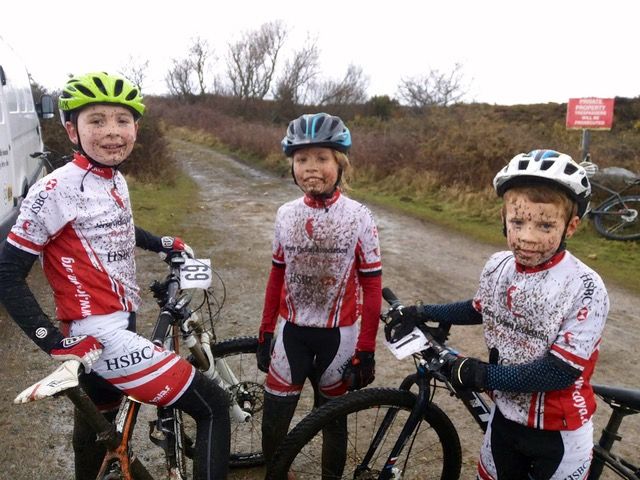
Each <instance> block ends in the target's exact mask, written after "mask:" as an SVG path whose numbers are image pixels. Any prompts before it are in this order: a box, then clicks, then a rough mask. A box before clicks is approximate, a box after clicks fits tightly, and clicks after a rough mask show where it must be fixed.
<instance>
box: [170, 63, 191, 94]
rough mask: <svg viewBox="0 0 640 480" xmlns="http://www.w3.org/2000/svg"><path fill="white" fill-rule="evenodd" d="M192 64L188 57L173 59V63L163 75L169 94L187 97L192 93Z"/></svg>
mask: <svg viewBox="0 0 640 480" xmlns="http://www.w3.org/2000/svg"><path fill="white" fill-rule="evenodd" d="M191 73H192V65H191V60H190V59H189V58H185V59H182V60H176V59H174V60H173V64H172V67H171V69H170V70H169V72H168V73H167V75H166V77H165V82H166V84H167V87H168V88H169V93H170V94H171V95H177V96H179V97H189V96H192V95H193V92H194V86H193V81H192V79H191Z"/></svg>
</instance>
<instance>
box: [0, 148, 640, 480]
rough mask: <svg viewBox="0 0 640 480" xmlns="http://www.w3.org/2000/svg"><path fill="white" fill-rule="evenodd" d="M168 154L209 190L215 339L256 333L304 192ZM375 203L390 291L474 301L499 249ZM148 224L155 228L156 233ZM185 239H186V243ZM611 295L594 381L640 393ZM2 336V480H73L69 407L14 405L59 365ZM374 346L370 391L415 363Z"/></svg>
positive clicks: (624, 312) (145, 318)
mask: <svg viewBox="0 0 640 480" xmlns="http://www.w3.org/2000/svg"><path fill="white" fill-rule="evenodd" d="M173 148H174V151H175V155H176V158H177V159H179V161H180V162H181V163H182V165H183V167H184V168H185V169H186V171H187V172H189V174H190V175H192V176H193V177H194V178H195V179H196V180H197V182H198V183H199V184H200V186H201V187H202V195H201V198H200V199H199V200H198V201H197V204H196V205H194V207H195V208H194V209H193V212H192V213H190V215H189V220H188V221H189V222H193V224H194V225H198V226H200V227H206V228H209V229H210V231H211V237H210V241H208V242H207V245H197V249H196V253H197V254H198V257H209V258H211V259H212V263H213V265H214V267H215V269H216V270H217V271H218V272H219V274H220V275H221V277H222V278H223V280H224V283H225V286H226V292H227V299H226V304H225V308H224V320H223V321H222V322H221V323H220V325H219V326H218V333H219V335H220V337H224V338H226V337H232V336H240V335H254V334H255V333H256V331H257V328H258V325H259V318H260V313H261V307H262V300H263V293H264V292H263V289H264V286H265V282H266V279H267V276H268V272H269V268H270V246H271V236H272V229H273V221H274V218H275V212H276V209H277V207H278V206H279V205H280V204H282V203H283V202H285V201H288V200H290V199H293V198H295V197H296V196H298V195H299V191H298V190H297V188H296V187H295V186H294V185H292V182H291V181H290V179H288V178H284V179H281V178H276V177H273V176H272V175H270V174H266V173H263V172H260V171H257V170H255V169H252V168H250V167H247V166H245V165H243V164H241V163H238V162H236V161H234V160H233V159H231V158H229V157H226V156H223V155H221V154H218V153H216V152H214V151H212V150H210V149H207V148H204V147H201V146H197V145H193V144H189V143H186V142H180V141H174V142H173ZM370 207H371V209H372V211H373V213H374V216H375V218H376V222H377V224H378V228H379V231H380V239H381V246H382V254H383V268H384V277H383V278H384V280H383V281H384V285H385V286H388V287H391V288H392V289H393V290H394V291H395V292H396V293H397V294H398V296H399V297H400V298H402V299H404V301H405V303H411V302H414V301H415V300H418V299H422V300H424V301H425V302H446V301H454V300H463V299H468V298H471V297H472V296H473V294H474V293H475V288H476V282H477V278H478V275H479V273H480V270H481V268H482V265H483V264H484V261H485V260H486V259H487V257H488V256H489V255H490V254H491V253H492V252H493V251H494V250H495V248H494V247H492V246H489V245H484V244H480V243H477V242H474V241H472V240H469V239H466V238H464V237H460V236H458V235H456V234H454V233H451V232H449V231H447V230H444V229H442V228H439V227H437V226H434V225H431V224H428V223H424V222H421V221H418V220H415V219H412V218H408V217H405V216H401V215H398V214H396V213H391V212H389V211H387V210H385V209H384V208H380V207H378V206H375V205H370ZM176 214H179V212H176ZM144 227H145V228H147V229H149V230H151V231H153V226H152V225H144ZM156 233H158V234H170V233H171V232H156ZM185 237H186V241H187V242H188V241H189V238H188V235H185ZM137 261H138V271H139V280H140V285H141V286H142V287H145V286H147V285H148V284H149V283H150V281H151V280H152V279H154V278H162V276H163V274H164V270H163V269H164V265H163V263H162V262H160V261H159V260H158V257H157V256H156V255H154V254H149V253H146V252H141V253H140V255H138V257H137ZM630 281H632V280H631V279H630ZM633 281H637V279H633ZM30 282H31V285H32V286H33V288H34V291H35V292H36V294H37V296H38V298H39V299H41V301H42V304H43V306H44V307H45V309H46V310H47V311H48V312H52V311H53V308H52V305H51V301H50V295H49V289H48V287H47V286H46V283H45V282H44V281H43V277H42V274H41V271H40V269H39V268H38V267H36V268H34V271H33V272H32V274H31V278H30ZM608 288H609V292H610V296H611V304H612V307H611V313H610V316H609V320H608V324H607V327H606V331H605V335H604V340H603V342H602V347H601V357H600V361H599V365H598V367H597V369H596V373H595V375H594V381H595V382H598V383H611V384H618V385H622V386H627V387H634V388H640V368H639V367H638V365H637V363H638V360H639V359H640V353H638V345H640V333H639V330H638V316H639V312H640V298H638V297H637V296H634V295H632V294H630V293H629V292H627V291H625V290H624V289H622V288H620V287H617V286H613V285H609V286H608ZM154 307H155V304H154V303H153V300H152V299H151V298H150V297H149V296H148V295H147V296H146V297H145V304H144V306H143V308H142V310H141V312H140V314H141V315H140V317H139V318H140V320H139V323H140V325H141V331H143V332H147V333H149V332H148V330H147V329H150V325H152V322H153V320H154V312H155V309H154ZM0 328H1V331H2V335H1V336H0V352H1V353H0V355H1V358H2V361H1V362H0V445H1V447H0V479H12V480H32V479H53V478H55V479H61V480H65V479H71V478H72V475H71V474H70V473H69V471H70V470H69V466H70V465H71V455H70V453H69V452H70V434H71V417H70V408H69V405H68V404H67V401H65V400H63V399H60V400H51V401H44V402H37V403H35V404H30V405H25V406H15V405H13V404H12V400H13V398H14V397H15V396H16V394H17V393H19V392H20V391H21V390H22V389H23V388H25V387H26V386H28V385H30V384H31V383H33V382H34V381H36V380H38V379H39V378H41V377H43V376H45V375H46V374H48V373H49V372H50V371H51V370H52V369H53V368H54V366H55V363H54V362H53V361H52V360H51V359H50V358H49V357H48V356H46V355H44V354H43V353H42V352H41V351H40V350H38V349H37V348H36V347H35V346H34V345H33V344H32V343H31V342H30V340H28V339H27V338H26V336H24V335H23V334H22V332H21V331H20V330H19V329H18V328H17V327H16V326H15V324H14V323H13V322H12V321H11V320H10V319H8V318H7V315H6V313H5V312H4V311H3V310H0ZM450 344H452V345H454V346H455V347H457V349H458V350H460V351H461V352H462V353H465V354H468V355H476V356H483V355H484V348H483V341H482V333H481V330H480V328H479V327H458V328H456V329H454V330H453V334H452V336H451V340H450ZM378 345H379V349H378V353H377V357H376V358H377V365H378V369H377V378H376V381H375V383H374V385H376V386H395V385H398V384H399V383H400V381H401V379H402V377H403V374H404V373H409V372H411V371H412V370H413V366H412V363H411V362H410V361H408V360H407V361H404V362H400V361H398V360H396V359H395V358H393V357H392V356H391V355H390V354H388V353H387V352H386V351H385V350H384V347H383V346H382V337H381V336H380V335H379V342H378ZM436 401H437V402H438V403H439V404H440V405H441V406H442V407H443V408H444V409H445V411H446V412H447V413H448V414H450V416H451V418H452V420H453V421H454V423H455V425H456V426H457V428H458V430H459V433H460V437H461V439H462V442H463V450H464V458H465V465H464V466H463V478H473V472H474V467H475V461H476V460H475V458H476V454H477V452H478V450H479V447H480V442H481V433H480V430H479V428H478V427H477V425H476V424H474V423H473V422H472V420H471V417H470V416H469V415H468V414H467V413H466V411H464V410H462V409H461V408H460V405H458V404H457V403H456V402H455V400H454V399H452V398H449V397H448V396H446V395H443V394H439V397H436ZM302 413H304V412H303V411H302V412H301V414H302ZM605 414H606V406H605V407H603V406H601V408H600V409H599V411H598V413H597V414H596V415H597V425H599V426H600V425H601V424H602V422H603V421H604V415H605ZM629 420H632V421H628V422H627V424H628V425H627V428H626V430H625V431H626V432H627V433H626V437H625V440H626V441H627V443H628V444H629V446H628V450H629V452H632V456H635V460H636V461H638V460H640V459H639V458H638V455H639V454H638V452H640V447H639V441H638V435H639V434H638V432H640V423H639V422H638V421H637V420H638V419H633V418H632V419H629ZM633 420H636V421H635V422H633ZM141 430H144V426H143V428H142V429H141ZM597 430H599V428H598V429H597ZM142 437H144V435H142ZM137 442H138V443H137V444H136V451H137V452H139V453H140V455H141V456H142V457H143V458H147V459H148V460H150V461H151V462H152V463H153V462H154V461H155V462H156V463H157V454H156V453H155V452H156V450H155V449H156V447H153V446H150V445H148V444H146V443H145V439H144V438H141V439H138V440H137ZM636 463H638V462H636ZM261 474H262V471H261V470H260V469H253V470H243V471H234V472H232V474H231V476H230V478H236V479H239V478H248V479H258V478H261Z"/></svg>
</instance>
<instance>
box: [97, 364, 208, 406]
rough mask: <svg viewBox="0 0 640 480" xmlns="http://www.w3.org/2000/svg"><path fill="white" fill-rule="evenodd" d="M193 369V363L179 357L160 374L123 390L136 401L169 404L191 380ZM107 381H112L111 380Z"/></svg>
mask: <svg viewBox="0 0 640 480" xmlns="http://www.w3.org/2000/svg"><path fill="white" fill-rule="evenodd" d="M156 367H157V366H156ZM194 371H195V370H194V368H193V365H191V364H190V363H189V362H187V361H186V360H185V359H183V358H180V360H179V361H178V362H176V364H175V365H173V366H172V367H171V368H169V369H168V370H167V371H165V372H163V373H162V375H158V376H156V377H154V378H153V379H152V380H150V381H148V382H145V383H143V384H142V385H139V386H137V387H133V388H127V389H125V390H124V391H125V392H126V393H127V395H130V396H132V397H133V398H135V399H137V400H138V401H142V402H146V403H152V404H154V405H169V404H171V403H173V402H174V401H175V400H176V399H177V398H178V397H179V396H180V395H181V394H182V392H183V391H184V389H185V388H186V386H187V384H188V383H189V382H190V381H191V378H192V377H193V373H194ZM109 381H110V382H112V383H113V381H112V380H109Z"/></svg>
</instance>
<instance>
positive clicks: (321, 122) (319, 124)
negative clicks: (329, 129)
mask: <svg viewBox="0 0 640 480" xmlns="http://www.w3.org/2000/svg"><path fill="white" fill-rule="evenodd" d="M324 118H325V117H319V118H318V123H317V124H316V125H314V129H313V132H311V133H312V134H313V136H314V137H315V135H316V134H317V133H318V132H319V131H320V129H321V128H322V125H323V124H324Z"/></svg>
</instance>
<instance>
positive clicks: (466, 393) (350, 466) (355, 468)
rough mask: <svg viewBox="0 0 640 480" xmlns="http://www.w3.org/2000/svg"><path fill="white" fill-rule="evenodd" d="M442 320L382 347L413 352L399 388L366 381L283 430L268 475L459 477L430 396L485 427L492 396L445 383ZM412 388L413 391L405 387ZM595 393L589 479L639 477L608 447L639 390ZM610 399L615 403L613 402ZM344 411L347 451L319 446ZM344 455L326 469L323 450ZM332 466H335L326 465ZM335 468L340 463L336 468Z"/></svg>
mask: <svg viewBox="0 0 640 480" xmlns="http://www.w3.org/2000/svg"><path fill="white" fill-rule="evenodd" d="M383 296H384V298H385V300H387V302H389V303H390V304H391V308H390V309H389V310H388V311H387V312H386V313H384V314H383V315H382V316H381V318H382V320H383V321H384V322H385V323H386V322H387V321H388V319H389V318H390V317H391V314H392V313H393V312H394V311H397V310H398V309H401V308H402V305H401V303H400V302H399V301H398V300H397V298H396V297H395V295H394V294H393V292H391V290H389V289H388V288H385V289H383ZM448 330H449V328H448V326H446V327H445V326H440V325H437V326H430V325H427V324H424V325H420V326H418V327H416V328H414V329H413V330H412V331H410V332H406V335H402V336H401V338H399V339H398V340H397V341H394V342H390V341H389V340H390V338H391V336H390V335H389V333H390V332H388V331H385V333H386V334H387V342H385V343H386V344H387V346H388V347H389V348H390V350H391V351H392V353H393V354H394V355H395V356H396V357H397V358H399V359H403V358H408V357H412V358H413V360H414V364H415V367H416V373H415V374H411V375H409V376H407V377H406V378H405V379H404V380H403V381H402V383H401V385H400V387H399V388H397V389H393V388H367V389H363V390H359V391H356V392H351V393H348V394H346V395H344V396H342V397H339V398H336V399H334V400H332V401H330V402H328V403H326V404H325V405H323V406H322V407H320V408H318V409H316V410H314V411H312V412H311V413H310V414H309V415H308V416H306V417H305V418H304V419H302V421H301V422H300V423H298V425H296V426H295V427H294V428H293V429H292V430H291V431H290V432H289V434H288V435H287V437H286V438H285V440H284V441H283V443H282V444H281V446H280V448H279V449H278V451H277V452H276V454H275V457H274V459H273V461H272V463H271V464H270V465H268V467H267V468H268V470H267V477H266V478H268V479H278V480H279V479H284V478H287V474H288V473H291V474H293V476H295V478H296V479H297V480H303V479H311V478H323V479H330V478H351V479H374V478H376V479H413V478H419V479H422V480H426V479H441V480H456V479H459V478H460V472H461V465H462V455H461V446H460V438H459V436H458V433H457V431H456V429H455V427H454V425H453V423H452V422H451V420H450V419H449V417H448V416H447V415H446V414H445V413H444V412H443V411H442V410H441V409H440V408H439V407H438V406H437V404H436V403H435V402H434V396H435V394H436V391H444V392H446V393H447V394H450V395H454V396H455V397H456V398H457V399H458V400H460V401H461V402H462V403H463V404H464V405H465V407H466V409H467V410H468V412H469V413H470V414H471V416H472V417H473V419H474V420H475V422H476V423H477V424H478V426H479V427H480V429H481V430H482V431H483V432H484V431H486V428H487V425H488V422H489V419H490V412H491V408H490V405H491V400H490V399H489V397H488V396H487V395H486V394H484V393H479V392H472V391H470V390H467V389H462V388H456V387H454V386H453V385H451V384H450V383H449V382H448V380H447V379H446V377H445V376H444V375H443V374H442V372H441V369H442V367H443V365H445V364H446V363H447V362H448V361H450V360H451V357H452V356H453V355H456V352H455V351H454V350H453V349H451V348H450V347H448V346H446V339H447V337H448V333H449V332H448ZM416 387H417V392H414V391H411V389H412V388H413V389H414V390H415V389H416ZM595 390H596V392H597V393H598V395H600V396H602V398H604V399H605V401H609V402H610V404H611V405H612V408H614V413H613V414H612V417H611V420H610V421H609V424H608V425H607V428H606V429H605V432H603V439H601V441H600V442H599V443H598V445H597V446H596V447H595V448H594V471H593V474H592V476H591V477H590V479H591V480H596V479H598V478H600V476H599V475H600V472H597V471H596V468H597V465H598V464H602V465H603V467H606V468H607V469H610V470H612V471H615V472H617V473H618V475H620V477H617V478H626V479H635V480H639V479H640V471H639V470H638V468H639V467H637V466H636V467H634V466H633V465H632V464H631V463H630V462H629V461H625V460H622V459H621V458H620V457H619V456H615V455H614V454H612V452H611V447H612V445H613V443H614V441H615V440H620V438H619V435H618V428H619V427H620V423H621V420H622V417H623V416H625V415H630V414H633V413H638V411H640V390H634V391H628V390H624V389H617V388H615V387H604V386H599V387H595ZM614 405H615V407H614ZM345 417H346V420H347V425H348V432H349V437H348V441H347V448H346V455H345V452H344V451H342V452H338V453H336V452H332V451H330V450H329V449H330V448H331V445H323V442H322V430H323V429H324V428H325V427H327V426H328V425H331V424H333V423H335V422H336V421H337V420H339V419H340V420H342V419H344V418H345ZM323 455H324V456H325V458H330V457H331V458H334V459H335V458H344V468H343V469H342V473H336V474H335V475H334V476H331V475H329V474H328V473H327V470H325V471H324V472H323V471H322V470H323V467H322V463H323V462H322V456H323ZM332 470H333V471H334V472H335V471H336V466H335V465H333V466H332ZM337 470H338V471H339V470H340V468H337Z"/></svg>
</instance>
